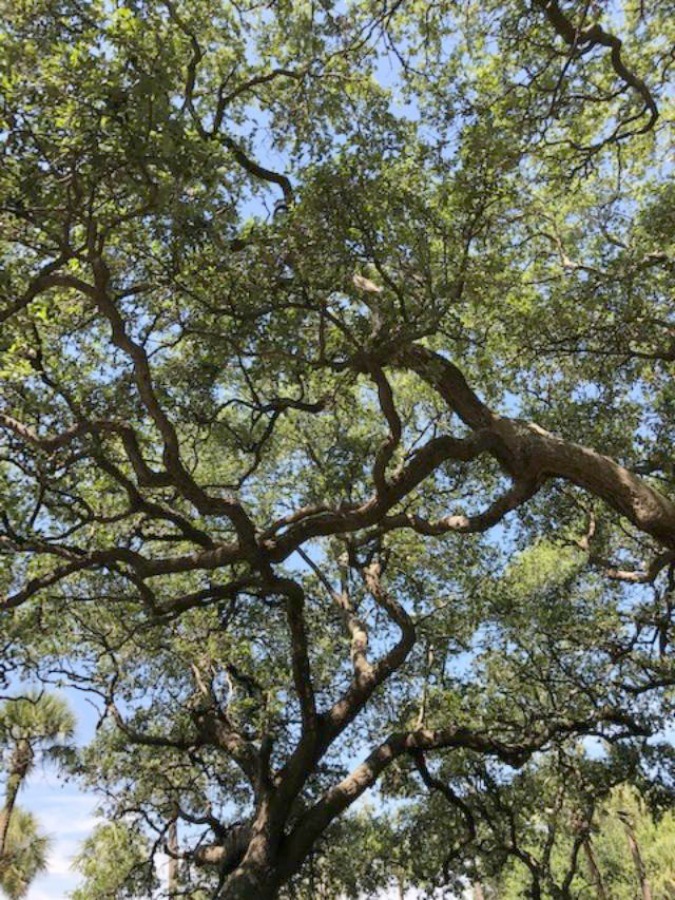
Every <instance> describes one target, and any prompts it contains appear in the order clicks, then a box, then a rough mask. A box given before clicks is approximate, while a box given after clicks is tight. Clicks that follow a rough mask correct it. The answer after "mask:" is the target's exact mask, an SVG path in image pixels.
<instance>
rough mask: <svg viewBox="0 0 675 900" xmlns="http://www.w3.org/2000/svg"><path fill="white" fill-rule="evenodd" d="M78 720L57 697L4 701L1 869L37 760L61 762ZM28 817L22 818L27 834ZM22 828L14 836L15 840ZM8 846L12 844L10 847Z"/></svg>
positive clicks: (1, 713)
mask: <svg viewBox="0 0 675 900" xmlns="http://www.w3.org/2000/svg"><path fill="white" fill-rule="evenodd" d="M74 730H75V719H74V717H73V714H72V713H71V711H70V709H69V708H68V705H67V703H66V702H65V701H64V700H62V699H61V698H60V697H57V696H55V695H54V694H45V693H42V692H41V693H36V692H31V693H28V694H26V695H24V696H20V697H12V698H10V699H8V700H5V702H4V704H3V705H2V707H1V708H0V748H2V753H3V770H4V778H5V789H4V797H3V804H2V808H1V809H0V867H1V866H2V865H3V864H4V862H3V861H5V860H6V859H8V858H9V855H11V854H10V850H9V843H11V842H10V838H9V835H10V830H11V823H12V818H13V816H14V813H15V810H16V800H17V796H18V794H19V791H20V789H21V787H22V785H23V784H24V783H25V781H26V778H27V777H28V775H29V774H30V772H31V770H32V768H33V766H34V765H35V762H36V758H37V757H38V756H40V757H42V758H43V759H52V760H58V759H59V758H60V757H61V756H62V754H63V751H64V749H65V746H64V742H65V741H67V740H69V739H70V738H72V736H73V732H74ZM31 821H32V820H31V818H30V816H29V815H28V814H27V813H21V814H20V822H22V823H23V824H24V825H25V826H26V828H27V829H28V830H30V828H31V827H32V825H31ZM21 830H22V828H19V830H18V831H17V832H16V833H15V839H16V838H17V836H18V835H19V834H20V833H21ZM8 842H9V843H8Z"/></svg>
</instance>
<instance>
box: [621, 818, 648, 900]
mask: <svg viewBox="0 0 675 900" xmlns="http://www.w3.org/2000/svg"><path fill="white" fill-rule="evenodd" d="M623 824H624V827H625V829H626V837H627V839H628V846H629V847H630V855H631V856H632V857H633V864H634V866H635V873H636V875H637V879H638V883H639V885H640V894H641V896H642V900H652V889H651V887H650V885H649V881H648V880H647V871H646V869H645V864H644V860H643V859H642V854H641V853H640V846H639V844H638V842H637V838H636V837H635V832H634V830H633V826H632V825H631V824H630V822H626V821H625V820H624V823H623Z"/></svg>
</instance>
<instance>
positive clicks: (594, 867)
mask: <svg viewBox="0 0 675 900" xmlns="http://www.w3.org/2000/svg"><path fill="white" fill-rule="evenodd" d="M582 846H583V848H584V853H585V855H586V862H587V863H588V869H589V872H590V873H591V880H592V882H593V886H594V887H595V889H596V891H597V896H598V900H609V897H608V896H607V891H606V890H605V885H604V882H603V880H602V874H601V873H600V869H599V868H598V863H597V860H596V858H595V853H594V852H593V847H592V846H591V839H590V838H589V837H585V838H584V842H583V844H582Z"/></svg>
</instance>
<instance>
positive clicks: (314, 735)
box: [0, 0, 675, 898]
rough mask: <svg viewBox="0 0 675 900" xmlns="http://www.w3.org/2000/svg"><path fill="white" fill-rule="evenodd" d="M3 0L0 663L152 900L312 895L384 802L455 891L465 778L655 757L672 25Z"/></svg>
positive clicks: (667, 545) (669, 551) (669, 579)
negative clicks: (73, 692) (128, 835)
mask: <svg viewBox="0 0 675 900" xmlns="http://www.w3.org/2000/svg"><path fill="white" fill-rule="evenodd" d="M1 7H2V13H3V16H2V21H3V25H2V35H1V40H2V46H1V48H0V49H1V53H0V66H1V69H0V85H1V90H2V106H1V115H2V124H1V125H0V142H1V144H2V153H3V165H2V168H1V170H0V198H1V212H0V215H1V216H2V231H1V233H0V242H1V252H2V263H3V268H2V275H1V281H0V296H1V303H2V321H3V331H2V347H3V356H2V362H1V366H0V369H1V374H2V410H1V411H0V428H1V433H2V440H3V446H2V455H1V458H0V479H1V480H2V494H3V511H2V515H1V519H0V529H1V531H0V542H1V543H0V546H1V548H2V557H1V561H2V570H1V572H2V574H1V576H0V578H1V580H2V589H3V592H4V594H5V597H4V601H3V613H2V616H3V618H2V622H3V626H2V628H3V630H2V639H3V651H4V652H3V654H2V672H3V674H4V677H5V678H6V679H7V680H11V679H12V677H13V675H14V674H15V673H20V675H21V676H22V677H24V678H25V677H27V676H33V677H34V678H38V679H42V680H43V681H45V682H51V681H58V682H60V683H69V684H71V685H72V686H74V687H76V688H78V689H80V690H83V691H87V692H89V693H90V696H92V697H94V698H98V703H99V709H100V713H101V722H100V725H99V728H98V730H97V733H96V737H95V740H94V742H93V744H92V745H91V747H89V748H87V749H85V750H84V751H83V755H82V760H81V771H82V773H83V775H84V776H85V778H86V779H87V780H88V782H89V783H90V784H91V785H93V786H95V787H96V788H97V789H98V790H100V791H101V792H102V794H103V796H104V797H107V806H108V810H109V812H110V814H111V815H113V814H114V815H116V816H124V817H125V818H124V821H125V822H127V823H130V827H131V823H133V827H134V828H136V829H140V828H142V829H144V831H145V833H146V835H147V838H148V840H149V842H150V843H149V848H150V850H149V852H150V853H153V854H155V855H157V854H159V853H160V852H162V853H166V852H168V853H169V855H170V856H171V857H172V858H173V859H174V861H175V863H176V867H175V870H176V871H175V879H174V880H175V881H176V880H177V884H175V885H174V886H173V887H172V889H171V890H172V892H173V893H174V894H177V895H178V896H181V895H182V896H190V897H193V898H197V897H200V896H217V897H221V898H254V897H255V898H265V897H274V896H277V895H279V894H280V893H286V894H288V895H292V894H293V893H295V895H296V896H297V895H301V896H302V895H305V896H313V894H312V891H313V890H314V888H313V887H312V878H313V874H312V873H313V871H314V870H313V868H312V866H315V869H316V870H317V871H318V870H320V868H321V865H324V868H325V866H328V865H329V863H330V860H329V856H328V855H326V854H327V852H328V851H329V850H331V849H338V850H341V852H343V857H342V858H343V859H344V860H345V865H348V861H349V859H350V856H349V853H348V848H349V847H350V845H352V844H354V843H355V842H358V841H362V842H363V846H365V847H368V846H373V845H372V844H369V841H373V840H374V837H373V835H374V834H375V835H377V832H373V830H372V829H369V827H368V814H367V812H366V811H364V810H360V812H359V813H358V815H355V814H353V813H352V812H350V808H352V809H353V804H354V803H355V802H357V801H359V800H360V798H362V797H364V795H367V792H370V794H371V795H372V796H373V797H374V801H373V803H372V804H371V807H370V808H371V809H372V814H371V820H370V821H371V822H375V823H376V824H377V822H378V821H382V817H383V816H384V817H386V821H387V822H388V825H387V827H386V828H384V827H383V828H382V835H381V837H382V840H383V841H384V842H385V843H386V842H387V841H390V843H389V847H391V850H390V852H391V855H392V865H393V864H394V863H395V864H396V865H398V864H399V862H400V865H401V866H403V863H404V860H403V849H402V846H401V847H399V845H398V843H397V837H396V835H397V829H398V828H399V824H398V821H399V820H398V819H397V818H396V815H398V814H400V815H401V823H403V821H404V816H403V813H404V812H406V813H409V814H410V815H412V814H415V815H417V816H418V819H417V822H418V824H419V826H420V829H421V828H422V827H423V828H424V832H423V840H422V838H421V837H420V838H419V842H420V845H421V849H420V854H422V849H423V850H424V851H425V852H424V854H422V855H424V856H425V858H426V859H427V860H428V867H429V869H430V870H431V869H433V870H434V871H429V872H422V873H418V875H417V876H416V877H417V879H418V881H419V882H420V883H422V882H423V881H424V879H427V880H429V879H431V880H432V881H433V880H434V879H435V881H436V882H438V881H439V879H442V878H443V877H445V876H446V875H447V877H448V878H451V877H452V876H453V873H452V872H451V871H450V870H449V869H448V867H447V866H444V862H445V861H446V860H445V858H444V857H443V855H442V854H441V853H434V852H432V850H433V847H434V842H437V843H438V841H440V840H441V837H442V835H443V833H444V832H443V827H442V826H443V822H444V821H445V819H446V818H448V817H449V818H450V819H451V820H452V821H456V825H457V828H456V832H455V837H454V838H453V840H455V841H457V842H460V843H461V842H463V841H466V840H470V839H472V834H471V831H470V830H469V831H467V829H466V821H464V820H463V816H462V810H463V805H464V806H466V804H467V797H469V795H470V792H471V791H472V790H474V789H475V788H474V786H472V785H474V781H472V776H471V773H472V772H474V771H475V770H476V767H479V768H480V767H481V766H485V767H488V768H489V769H490V771H491V772H492V774H491V776H490V777H491V778H492V779H493V781H494V780H495V779H496V781H497V783H502V782H503V783H504V784H507V785H508V784H509V783H510V782H512V781H513V778H514V775H513V773H514V771H517V770H518V769H520V768H522V767H523V766H524V765H525V764H526V763H527V762H528V760H531V759H532V758H533V757H535V756H536V758H537V759H538V758H539V757H540V756H541V755H542V754H543V755H544V756H546V755H550V754H555V753H561V752H563V751H564V750H565V748H567V747H568V745H571V746H575V745H576V743H577V742H578V741H579V740H581V739H583V738H584V737H585V736H593V737H594V738H595V739H596V740H597V741H599V742H600V746H601V747H603V748H608V747H612V748H614V749H613V750H612V753H617V752H619V751H621V752H623V753H630V754H633V756H634V757H635V758H637V759H638V760H640V759H646V758H647V754H648V753H652V754H653V747H654V738H653V736H654V735H658V734H659V733H662V732H663V730H664V729H665V728H666V727H667V725H668V722H669V717H670V714H671V705H672V684H673V674H674V673H673V667H672V663H671V662H670V660H669V653H668V651H669V647H670V642H671V639H672V628H673V623H672V603H673V599H672V592H673V585H674V583H675V575H674V574H673V571H674V569H673V564H674V562H675V502H674V501H673V500H672V499H671V498H670V494H671V493H672V479H673V471H672V460H671V455H670V454H671V447H672V441H673V416H672V411H673V404H674V403H675V393H674V391H673V382H672V378H671V375H672V364H673V360H675V337H674V336H675V332H674V331H673V328H674V326H675V323H674V322H673V317H672V309H671V306H670V299H671V298H670V295H669V294H670V290H671V287H672V277H673V268H674V263H673V260H674V257H673V248H672V233H673V200H674V199H675V195H674V194H673V188H672V183H671V182H670V181H669V174H670V163H669V162H668V150H669V142H670V137H669V123H670V116H671V110H670V108H669V106H668V78H669V76H670V74H671V72H672V69H673V55H672V46H673V38H674V37H675V28H674V22H675V16H673V15H672V13H673V11H674V10H673V4H672V3H670V2H662V3H658V4H650V5H648V4H644V3H640V2H637V0H626V2H625V3H619V2H616V3H607V4H593V3H588V2H568V3H567V2H565V3H563V2H558V0H532V2H525V0H510V2H487V3H481V4H473V3H468V2H461V0H455V2H451V0H447V2H446V0H441V2H439V3H432V4H429V3H427V2H424V3H421V2H416V0H411V2H405V0H394V2H391V3H387V2H371V0H361V2H354V3H352V4H349V5H347V4H343V3H333V2H331V0H325V2H315V3H312V2H307V3H305V2H300V3H287V2H282V0H280V2H276V3H270V4H264V3H258V2H255V0H252V2H232V3H228V2H220V0H195V2H191V3H190V4H184V5H183V6H179V5H177V4H174V3H173V2H171V0H164V2H159V0H149V2H142V0H137V2H134V0H129V2H127V3H126V5H122V4H120V3H103V2H96V0H94V2H87V3H84V2H78V0H24V2H22V3H16V2H12V3H9V2H3V3H2V4H1ZM650 738H651V740H650ZM650 748H651V749H650ZM604 752H606V753H609V750H606V751H604ZM609 755H610V756H611V753H609ZM657 763H658V764H657ZM650 765H651V767H650V766H647V768H645V769H644V772H645V773H646V774H648V775H650V776H652V775H654V773H655V772H657V771H658V772H659V773H661V774H659V778H660V779H661V782H662V788H663V790H667V789H668V788H669V781H668V778H669V775H670V774H672V773H669V771H668V759H667V757H666V756H664V755H663V754H661V755H660V756H659V758H658V760H657V762H653V763H652V764H650ZM638 768H639V766H638V767H637V768H635V772H637V770H638ZM643 768H644V767H643ZM486 771H487V769H486ZM636 777H637V775H636ZM481 783H482V782H481V781H480V780H479V781H478V785H479V787H480V784H481ZM425 798H426V799H425ZM439 800H442V802H443V806H442V807H441V808H440V810H443V811H440V810H439V809H438V806H437V801H439ZM388 804H389V805H391V810H392V812H391V815H389V814H388V812H387V810H388V809H389V806H388ZM432 808H433V809H434V810H437V812H436V813H435V815H431V816H430V815H428V814H427V813H428V812H429V811H430V810H432ZM394 813H396V815H395V814H394ZM400 827H401V828H403V827H404V825H403V824H401V826H400ZM388 829H392V835H391V836H390V837H391V840H390V838H389V837H388V834H389V831H388ZM400 833H401V834H403V832H400ZM417 833H418V834H422V832H421V831H420V830H418V832H417ZM331 841H334V844H331ZM322 848H323V849H322ZM359 849H363V847H360V848H359ZM399 851H400V853H399ZM427 851H428V852H427ZM322 853H323V854H324V855H323V856H322V855H321V854H322ZM396 853H399V855H400V856H401V859H400V860H399V861H397V859H398V857H397V856H396ZM375 856H376V853H375V847H374V846H373V859H375ZM446 857H447V853H446ZM351 858H352V859H353V860H355V861H356V863H358V862H359V860H361V859H364V856H363V855H360V854H359V853H357V852H356V851H354V853H353V856H352V857H351ZM467 858H469V857H468V856H467ZM355 865H356V864H355ZM446 870H447V871H446ZM401 871H403V869H401ZM467 871H468V870H467ZM354 874H355V873H354V872H352V873H351V875H354ZM358 874H359V871H358V869H357V870H356V875H357V876H358ZM395 874H396V873H395V872H394V870H393V868H392V870H391V871H387V870H386V867H385V868H384V869H377V867H376V866H373V868H372V871H371V870H369V869H368V867H367V866H365V864H364V867H363V881H362V884H359V883H358V881H357V882H356V883H355V882H352V883H351V887H349V890H352V891H354V892H358V890H359V889H363V890H371V889H372V890H375V889H376V888H377V884H378V883H379V884H381V883H383V882H386V880H387V879H388V878H389V877H390V876H392V875H395ZM469 874H471V873H470V872H469ZM340 877H342V876H340V875H338V874H335V875H334V878H333V882H334V883H337V880H339V878H340ZM314 895H316V894H314Z"/></svg>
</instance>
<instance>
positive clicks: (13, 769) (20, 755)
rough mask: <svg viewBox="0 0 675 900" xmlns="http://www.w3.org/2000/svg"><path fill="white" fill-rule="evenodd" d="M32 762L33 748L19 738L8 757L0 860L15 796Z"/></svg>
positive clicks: (14, 803)
mask: <svg viewBox="0 0 675 900" xmlns="http://www.w3.org/2000/svg"><path fill="white" fill-rule="evenodd" d="M32 762H33V748H32V747H31V745H30V743H29V742H28V741H26V740H20V741H19V742H18V743H17V745H16V747H15V748H14V752H13V753H12V758H11V759H10V763H9V772H8V775H7V785H6V787H5V802H4V804H3V807H2V809H1V810H0V862H2V861H3V859H4V857H5V846H6V844H7V832H8V831H9V823H10V822H11V820H12V812H13V811H14V807H15V805H16V798H17V795H18V793H19V789H20V787H21V785H22V784H23V781H24V779H25V777H26V775H27V774H28V771H29V770H30V767H31V764H32Z"/></svg>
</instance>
